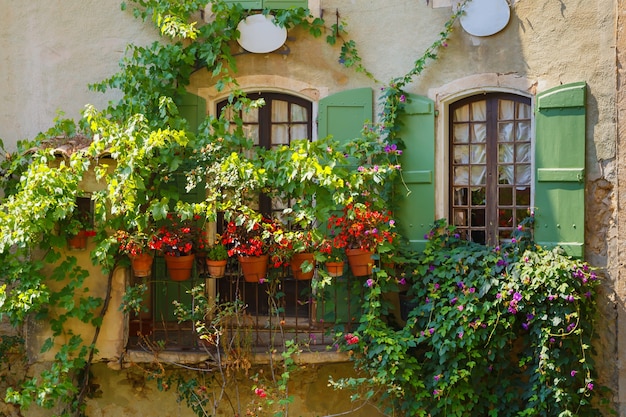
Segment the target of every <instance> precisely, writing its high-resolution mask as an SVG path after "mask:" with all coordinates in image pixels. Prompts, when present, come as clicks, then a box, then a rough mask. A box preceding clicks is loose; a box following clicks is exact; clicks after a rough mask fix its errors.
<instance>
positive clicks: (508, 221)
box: [498, 209, 513, 227]
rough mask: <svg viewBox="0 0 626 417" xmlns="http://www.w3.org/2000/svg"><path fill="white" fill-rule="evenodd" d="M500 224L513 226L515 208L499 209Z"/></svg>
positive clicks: (501, 225)
mask: <svg viewBox="0 0 626 417" xmlns="http://www.w3.org/2000/svg"><path fill="white" fill-rule="evenodd" d="M498 212H499V216H498V226H500V227H513V210H511V209H500V210H498Z"/></svg>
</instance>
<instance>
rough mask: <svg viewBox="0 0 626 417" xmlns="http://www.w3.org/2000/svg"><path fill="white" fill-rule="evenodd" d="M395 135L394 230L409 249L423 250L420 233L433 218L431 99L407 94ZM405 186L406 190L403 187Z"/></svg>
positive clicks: (424, 232) (428, 228)
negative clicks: (399, 145)
mask: <svg viewBox="0 0 626 417" xmlns="http://www.w3.org/2000/svg"><path fill="white" fill-rule="evenodd" d="M400 123H401V130H400V132H399V137H400V138H401V139H402V140H403V141H404V144H405V146H406V149H405V150H404V152H403V153H402V157H401V159H400V162H401V164H402V176H403V179H404V183H405V184H406V187H405V186H404V185H403V184H400V185H399V187H398V196H399V202H398V204H399V205H398V210H397V212H396V222H397V227H398V230H399V231H400V232H401V233H402V235H403V236H404V237H406V238H407V239H409V242H410V245H411V249H414V250H423V249H424V246H425V245H426V239H424V235H425V234H427V233H428V232H429V230H430V228H431V226H432V225H433V223H434V221H435V181H434V175H435V106H434V103H433V101H432V100H430V99H428V98H426V97H421V96H416V95H409V96H408V97H407V103H406V105H405V112H404V113H402V114H401V115H400ZM407 188H408V190H407Z"/></svg>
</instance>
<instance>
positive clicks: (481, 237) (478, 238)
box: [471, 230, 486, 245]
mask: <svg viewBox="0 0 626 417" xmlns="http://www.w3.org/2000/svg"><path fill="white" fill-rule="evenodd" d="M471 233H472V239H471V240H472V242H476V243H480V244H481V245H484V244H485V242H486V240H485V232H484V231H483V230H472V232H471Z"/></svg>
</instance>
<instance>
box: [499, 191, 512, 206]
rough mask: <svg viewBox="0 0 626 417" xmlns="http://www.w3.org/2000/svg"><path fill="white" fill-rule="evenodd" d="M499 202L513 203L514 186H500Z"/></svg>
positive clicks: (502, 203)
mask: <svg viewBox="0 0 626 417" xmlns="http://www.w3.org/2000/svg"><path fill="white" fill-rule="evenodd" d="M498 204H499V205H501V206H512V205H513V188H510V187H498Z"/></svg>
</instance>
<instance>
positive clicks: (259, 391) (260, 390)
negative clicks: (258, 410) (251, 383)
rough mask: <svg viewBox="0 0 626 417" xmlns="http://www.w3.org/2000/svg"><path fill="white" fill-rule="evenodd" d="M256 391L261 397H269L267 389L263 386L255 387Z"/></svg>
mask: <svg viewBox="0 0 626 417" xmlns="http://www.w3.org/2000/svg"><path fill="white" fill-rule="evenodd" d="M254 393H255V394H256V395H258V396H259V397H260V398H265V397H267V393H266V392H265V390H264V389H263V388H255V389H254Z"/></svg>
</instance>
